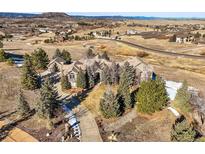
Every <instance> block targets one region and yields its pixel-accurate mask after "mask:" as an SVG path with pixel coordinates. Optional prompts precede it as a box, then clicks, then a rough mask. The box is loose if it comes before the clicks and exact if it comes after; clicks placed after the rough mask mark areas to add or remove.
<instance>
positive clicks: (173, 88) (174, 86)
mask: <svg viewBox="0 0 205 154" xmlns="http://www.w3.org/2000/svg"><path fill="white" fill-rule="evenodd" d="M165 82H166V91H167V93H168V96H169V98H170V100H174V98H175V96H176V94H177V90H178V89H179V88H180V87H181V86H182V83H181V82H174V81H165ZM188 91H189V92H191V94H192V95H193V94H195V95H198V93H199V90H198V89H196V88H194V87H190V86H189V87H188Z"/></svg>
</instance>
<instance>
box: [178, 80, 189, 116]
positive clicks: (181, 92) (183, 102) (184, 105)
mask: <svg viewBox="0 0 205 154" xmlns="http://www.w3.org/2000/svg"><path fill="white" fill-rule="evenodd" d="M190 99H191V94H190V92H189V91H188V85H187V81H184V82H183V84H182V86H181V88H179V89H178V90H177V94H176V97H175V100H174V101H175V102H174V105H175V106H176V107H178V108H180V109H181V111H182V112H185V113H186V112H190V111H191V104H190V103H189V101H190Z"/></svg>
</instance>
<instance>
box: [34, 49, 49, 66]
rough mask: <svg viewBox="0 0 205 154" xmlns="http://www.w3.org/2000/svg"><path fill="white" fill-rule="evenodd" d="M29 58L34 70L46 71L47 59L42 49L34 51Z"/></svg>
mask: <svg viewBox="0 0 205 154" xmlns="http://www.w3.org/2000/svg"><path fill="white" fill-rule="evenodd" d="M31 57H32V62H33V65H34V66H35V68H36V69H46V68H47V65H48V63H49V59H48V55H47V54H46V52H45V51H44V50H43V49H41V48H38V49H36V50H34V52H33V53H32V55H31Z"/></svg>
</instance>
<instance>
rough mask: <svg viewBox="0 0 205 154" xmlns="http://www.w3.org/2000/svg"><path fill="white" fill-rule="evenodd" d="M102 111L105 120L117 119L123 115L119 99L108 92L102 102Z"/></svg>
mask: <svg viewBox="0 0 205 154" xmlns="http://www.w3.org/2000/svg"><path fill="white" fill-rule="evenodd" d="M100 111H101V113H102V115H103V116H104V117H105V118H111V117H117V116H119V115H120V114H121V111H120V104H119V97H118V96H115V95H114V93H113V92H112V91H111V90H107V91H106V92H105V93H104V95H103V98H102V99H101V100H100Z"/></svg>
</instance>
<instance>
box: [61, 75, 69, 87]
mask: <svg viewBox="0 0 205 154" xmlns="http://www.w3.org/2000/svg"><path fill="white" fill-rule="evenodd" d="M61 87H62V89H63V90H68V89H71V83H70V82H69V81H68V77H67V76H65V75H64V74H63V73H62V77H61Z"/></svg>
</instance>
